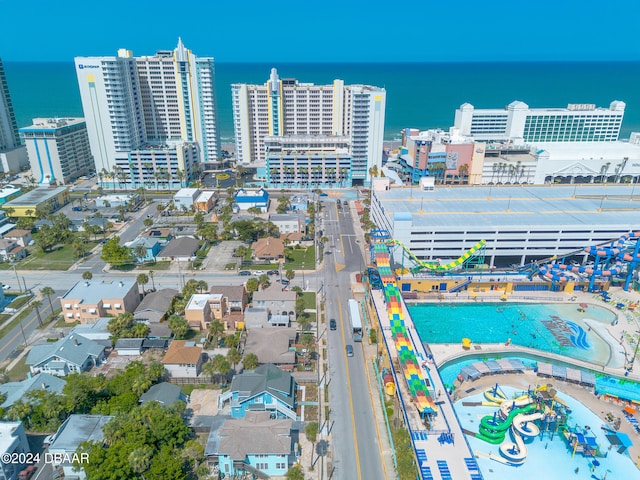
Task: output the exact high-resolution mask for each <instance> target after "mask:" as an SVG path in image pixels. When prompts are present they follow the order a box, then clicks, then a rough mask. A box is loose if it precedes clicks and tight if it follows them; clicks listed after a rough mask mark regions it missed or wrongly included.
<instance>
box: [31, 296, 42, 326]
mask: <svg viewBox="0 0 640 480" xmlns="http://www.w3.org/2000/svg"><path fill="white" fill-rule="evenodd" d="M31 306H32V307H33V308H35V310H36V315H37V317H38V323H39V324H40V327H42V316H41V315H40V307H41V306H42V302H41V301H40V300H33V301H32V302H31Z"/></svg>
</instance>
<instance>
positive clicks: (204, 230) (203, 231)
mask: <svg viewBox="0 0 640 480" xmlns="http://www.w3.org/2000/svg"><path fill="white" fill-rule="evenodd" d="M196 231H197V233H198V235H199V236H200V238H201V239H202V240H206V241H207V242H215V241H216V240H217V239H218V226H217V225H216V224H215V223H203V224H202V225H198V226H197V228H196Z"/></svg>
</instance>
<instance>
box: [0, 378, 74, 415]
mask: <svg viewBox="0 0 640 480" xmlns="http://www.w3.org/2000/svg"><path fill="white" fill-rule="evenodd" d="M64 384H65V381H64V380H63V379H61V378H58V377H54V376H53V375H49V374H48V373H38V374H37V375H34V376H33V377H31V378H27V379H26V380H22V381H21V382H7V383H3V384H2V385H0V394H1V395H4V396H5V397H6V398H5V400H4V402H2V405H0V407H2V408H9V407H10V406H11V405H13V404H14V403H15V402H16V401H17V400H20V399H22V398H25V395H26V394H27V393H29V392H34V391H37V390H44V391H46V392H53V393H57V394H61V393H62V388H63V387H64Z"/></svg>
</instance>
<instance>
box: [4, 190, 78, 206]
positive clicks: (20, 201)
mask: <svg viewBox="0 0 640 480" xmlns="http://www.w3.org/2000/svg"><path fill="white" fill-rule="evenodd" d="M66 191H68V189H67V187H55V188H49V187H38V188H34V189H33V190H31V191H30V192H27V193H25V194H23V195H20V196H19V197H18V198H14V199H13V200H11V201H10V202H7V203H5V204H4V208H7V207H12V208H15V207H32V206H34V205H39V204H41V203H43V202H46V201H47V200H50V199H52V198H54V197H56V196H57V195H60V194H61V193H64V192H66Z"/></svg>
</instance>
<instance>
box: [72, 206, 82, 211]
mask: <svg viewBox="0 0 640 480" xmlns="http://www.w3.org/2000/svg"><path fill="white" fill-rule="evenodd" d="M71 210H73V211H74V212H81V211H82V210H83V208H82V207H73V208H71Z"/></svg>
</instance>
